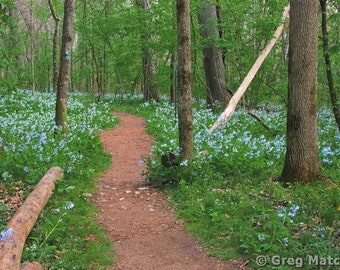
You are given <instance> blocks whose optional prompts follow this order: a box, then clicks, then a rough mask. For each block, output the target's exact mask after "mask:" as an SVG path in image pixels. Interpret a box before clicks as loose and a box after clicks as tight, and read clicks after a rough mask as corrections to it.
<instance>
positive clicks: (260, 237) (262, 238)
mask: <svg viewBox="0 0 340 270" xmlns="http://www.w3.org/2000/svg"><path fill="white" fill-rule="evenodd" d="M257 239H259V241H261V242H262V241H264V240H266V237H265V236H264V235H263V234H259V235H258V236H257Z"/></svg>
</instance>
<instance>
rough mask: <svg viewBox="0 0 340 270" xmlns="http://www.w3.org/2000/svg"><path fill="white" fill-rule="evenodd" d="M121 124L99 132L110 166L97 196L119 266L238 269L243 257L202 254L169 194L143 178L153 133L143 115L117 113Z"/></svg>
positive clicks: (151, 269) (150, 269)
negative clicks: (227, 259) (225, 258)
mask: <svg viewBox="0 0 340 270" xmlns="http://www.w3.org/2000/svg"><path fill="white" fill-rule="evenodd" d="M114 115H115V116H117V117H119V118H121V120H122V122H121V124H120V125H119V126H118V127H116V128H114V129H110V130H107V131H105V132H103V133H102V134H101V140H102V142H103V145H104V148H105V151H107V152H108V153H110V154H111V155H112V160H113V162H112V166H111V168H110V169H109V170H108V171H107V172H106V173H105V174H104V175H103V176H102V177H101V178H100V179H99V180H98V193H97V194H96V195H95V196H94V198H93V201H94V203H95V205H97V206H98V207H99V209H100V214H99V215H98V217H97V221H98V222H99V223H100V224H101V225H102V226H104V227H105V228H106V229H107V231H108V236H109V237H110V238H111V239H112V242H113V245H114V248H115V250H116V260H117V265H115V266H112V267H111V268H110V269H115V270H120V269H121V270H138V269H140V270H182V269H183V270H191V269H197V270H198V269H201V270H208V269H209V270H213V269H216V270H217V269H221V270H222V269H223V270H234V269H240V268H239V267H240V265H241V264H242V263H240V262H237V261H231V262H228V263H226V262H222V261H220V260H218V259H216V258H212V257H209V256H208V255H206V254H204V253H203V251H202V248H201V247H200V246H199V245H198V244H197V242H196V240H195V238H193V237H190V236H188V235H187V234H186V233H185V232H184V230H183V226H182V224H181V222H180V221H178V220H176V218H175V215H174V212H173V211H172V209H171V208H170V207H169V205H168V204H167V200H166V197H165V196H164V195H163V194H162V193H161V192H159V191H158V190H156V189H153V188H151V187H149V186H147V185H146V184H145V182H144V181H142V180H140V175H141V172H142V171H143V169H145V168H144V167H143V166H141V165H140V164H139V161H140V159H141V157H142V156H143V155H147V154H148V153H149V152H150V149H151V146H152V142H153V138H152V137H150V136H149V135H147V134H146V133H145V130H144V125H145V121H144V119H143V118H140V117H136V116H134V115H130V114H126V113H114Z"/></svg>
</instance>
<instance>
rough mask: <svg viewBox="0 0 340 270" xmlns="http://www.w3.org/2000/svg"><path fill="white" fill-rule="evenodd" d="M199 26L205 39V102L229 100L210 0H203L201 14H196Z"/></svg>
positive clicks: (214, 12) (212, 102)
mask: <svg viewBox="0 0 340 270" xmlns="http://www.w3.org/2000/svg"><path fill="white" fill-rule="evenodd" d="M198 21H199V24H200V26H201V35H202V37H203V38H204V40H205V42H204V43H205V44H204V48H203V58H204V72H205V80H206V87H207V103H208V104H209V105H213V104H214V103H215V102H217V101H219V102H222V104H223V105H226V103H227V102H228V100H229V96H228V94H227V91H226V85H227V84H226V78H225V70H224V64H223V55H222V53H221V52H220V51H219V50H218V48H217V46H216V40H217V39H218V38H219V37H220V33H219V32H218V29H217V26H216V23H217V10H216V6H214V5H213V4H212V1H211V0H204V6H203V8H202V12H201V14H200V15H199V16H198Z"/></svg>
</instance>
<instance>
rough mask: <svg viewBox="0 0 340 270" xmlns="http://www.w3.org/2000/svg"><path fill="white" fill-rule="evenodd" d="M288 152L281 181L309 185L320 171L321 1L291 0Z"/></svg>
mask: <svg viewBox="0 0 340 270" xmlns="http://www.w3.org/2000/svg"><path fill="white" fill-rule="evenodd" d="M290 5H291V12H290V24H289V60H288V112H287V148H286V158H285V163H284V168H283V172H282V177H281V180H282V181H283V182H302V183H309V182H311V181H313V180H316V178H317V176H318V172H319V169H320V165H319V160H318V133H317V64H318V57H317V53H318V51H317V49H318V47H317V45H318V44H317V43H318V0H300V1H296V0H291V1H290Z"/></svg>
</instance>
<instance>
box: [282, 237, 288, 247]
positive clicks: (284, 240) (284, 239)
mask: <svg viewBox="0 0 340 270" xmlns="http://www.w3.org/2000/svg"><path fill="white" fill-rule="evenodd" d="M283 243H284V244H285V246H286V247H288V237H286V238H283Z"/></svg>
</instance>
